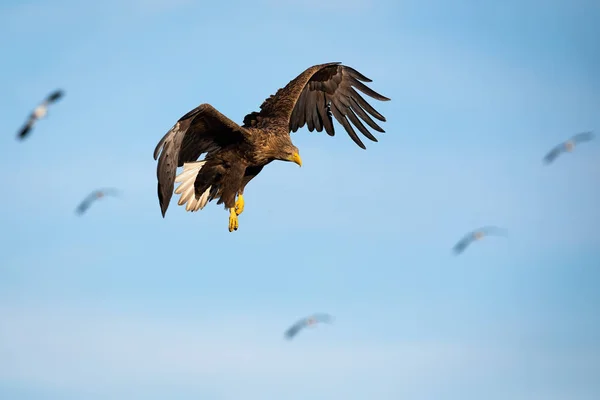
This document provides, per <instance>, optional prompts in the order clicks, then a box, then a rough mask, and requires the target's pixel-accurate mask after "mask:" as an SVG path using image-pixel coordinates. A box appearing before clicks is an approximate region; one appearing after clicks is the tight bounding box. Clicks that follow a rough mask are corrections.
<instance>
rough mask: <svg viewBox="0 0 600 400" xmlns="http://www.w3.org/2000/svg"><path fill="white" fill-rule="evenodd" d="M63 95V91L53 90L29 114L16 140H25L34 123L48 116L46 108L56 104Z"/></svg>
mask: <svg viewBox="0 0 600 400" xmlns="http://www.w3.org/2000/svg"><path fill="white" fill-rule="evenodd" d="M64 94H65V93H64V91H63V90H60V89H58V90H55V91H53V92H52V93H50V94H49V95H48V96H47V97H46V98H45V99H44V101H43V102H42V103H40V104H39V105H38V106H37V107H36V108H35V109H34V110H33V111H32V112H31V114H29V117H28V118H27V122H25V124H23V126H22V127H21V129H20V130H19V132H18V133H17V139H19V140H23V139H25V138H26V137H27V136H28V135H29V133H30V132H31V130H32V129H33V127H34V125H35V123H36V122H37V121H38V120H40V119H42V118H44V117H45V116H46V115H47V114H48V106H49V105H50V104H53V103H56V102H57V101H58V100H59V99H61V98H62V97H63V96H64Z"/></svg>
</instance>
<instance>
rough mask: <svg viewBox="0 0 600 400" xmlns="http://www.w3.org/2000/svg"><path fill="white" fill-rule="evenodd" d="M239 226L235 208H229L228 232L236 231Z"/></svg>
mask: <svg viewBox="0 0 600 400" xmlns="http://www.w3.org/2000/svg"><path fill="white" fill-rule="evenodd" d="M238 227H239V223H238V217H237V214H236V212H235V208H230V209H229V232H233V231H237V229H238Z"/></svg>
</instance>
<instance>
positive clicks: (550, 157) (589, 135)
mask: <svg viewBox="0 0 600 400" xmlns="http://www.w3.org/2000/svg"><path fill="white" fill-rule="evenodd" d="M593 138H594V133H593V132H591V131H590V132H582V133H578V134H577V135H574V136H572V137H571V138H570V139H569V140H567V141H565V142H562V143H561V144H559V145H557V146H556V147H554V148H553V149H552V150H550V152H549V153H548V154H546V156H545V157H544V162H545V163H546V164H550V163H551V162H552V161H554V160H555V159H556V158H557V157H558V156H559V155H561V154H562V153H564V152H571V151H573V149H574V148H575V145H576V144H579V143H583V142H589V141H590V140H592V139H593Z"/></svg>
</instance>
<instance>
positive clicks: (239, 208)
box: [235, 192, 244, 215]
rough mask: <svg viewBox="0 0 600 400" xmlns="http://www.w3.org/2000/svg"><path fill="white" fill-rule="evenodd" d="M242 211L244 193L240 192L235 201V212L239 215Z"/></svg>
mask: <svg viewBox="0 0 600 400" xmlns="http://www.w3.org/2000/svg"><path fill="white" fill-rule="evenodd" d="M243 211H244V195H243V194H242V192H239V193H238V198H237V200H236V202H235V213H236V214H237V215H240V214H241V213H242V212H243Z"/></svg>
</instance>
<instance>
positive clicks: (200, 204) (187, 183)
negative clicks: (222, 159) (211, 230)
mask: <svg viewBox="0 0 600 400" xmlns="http://www.w3.org/2000/svg"><path fill="white" fill-rule="evenodd" d="M205 163H206V161H195V162H189V163H184V164H183V172H182V173H181V174H179V175H177V176H176V177H175V182H180V183H181V184H180V185H179V186H178V187H177V189H175V194H180V195H181V197H180V198H179V202H178V203H177V204H178V205H180V206H181V205H183V204H185V203H187V204H186V206H185V210H186V211H192V212H194V211H198V210H202V209H203V208H204V206H206V203H208V194H209V193H210V188H211V186H209V187H208V189H206V190H205V191H204V193H202V195H201V196H200V197H196V194H195V190H194V182H195V181H196V176H197V175H198V172H200V170H201V169H202V167H203V166H204V164H205Z"/></svg>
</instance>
